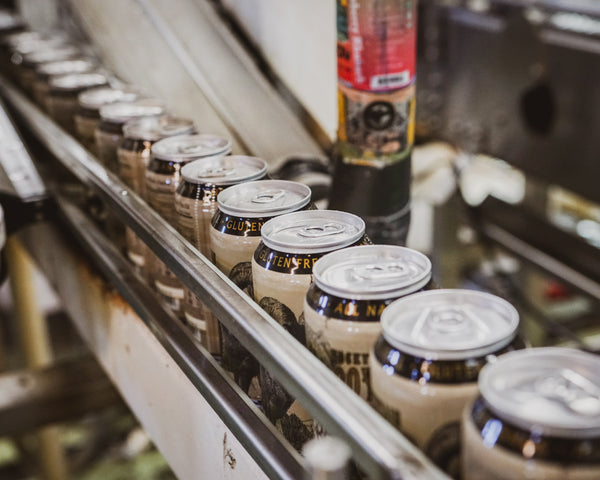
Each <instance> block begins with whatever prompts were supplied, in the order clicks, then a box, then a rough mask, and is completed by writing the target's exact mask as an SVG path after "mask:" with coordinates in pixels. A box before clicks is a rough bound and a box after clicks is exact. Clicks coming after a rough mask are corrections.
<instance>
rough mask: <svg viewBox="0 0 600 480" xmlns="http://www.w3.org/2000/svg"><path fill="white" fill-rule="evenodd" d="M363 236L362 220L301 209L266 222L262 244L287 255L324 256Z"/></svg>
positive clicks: (329, 212)
mask: <svg viewBox="0 0 600 480" xmlns="http://www.w3.org/2000/svg"><path fill="white" fill-rule="evenodd" d="M364 234H365V222H364V221H363V219H362V218H360V217H358V216H356V215H354V214H352V213H348V212H340V211H337V210H304V211H302V212H294V213H288V214H286V215H281V216H279V217H276V218H272V219H271V220H269V221H267V222H265V224H264V225H263V226H262V229H261V236H262V240H263V242H264V244H265V245H266V246H267V247H269V248H272V249H274V250H278V251H280V252H287V253H308V254H310V253H324V252H330V251H332V250H337V249H339V248H343V247H348V246H350V245H353V244H355V243H356V242H358V241H359V240H360V239H361V238H362V237H363V235H364Z"/></svg>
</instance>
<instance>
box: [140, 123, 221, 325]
mask: <svg viewBox="0 0 600 480" xmlns="http://www.w3.org/2000/svg"><path fill="white" fill-rule="evenodd" d="M230 152H231V140H229V139H227V138H224V137H222V136H219V135H212V134H201V135H178V136H175V137H169V138H165V139H163V140H159V141H158V142H156V143H155V144H154V145H153V146H152V155H151V157H150V162H149V163H148V167H147V168H146V200H147V201H148V204H149V205H150V206H151V207H152V208H154V210H155V211H156V212H157V213H158V214H159V215H161V216H162V217H163V218H164V219H165V220H166V221H167V223H169V224H171V225H172V226H174V227H176V226H177V214H176V212H175V192H176V191H177V187H178V186H179V183H180V182H181V169H182V168H183V167H184V166H185V165H186V164H188V163H190V162H192V161H194V160H199V159H203V160H208V159H210V158H211V157H213V158H214V157H222V156H225V155H227V154H228V153H230ZM147 251H148V253H149V255H148V257H147V258H146V259H145V264H146V266H147V268H148V270H149V275H150V278H151V282H152V285H153V286H154V288H156V290H157V291H158V292H159V294H160V296H161V298H162V299H163V301H164V303H165V305H166V306H167V307H169V308H171V309H172V310H173V311H174V312H175V313H176V314H177V315H180V316H181V315H182V313H183V312H182V309H181V306H182V305H181V302H182V300H183V297H184V289H183V284H182V283H181V282H180V281H179V280H178V279H177V277H176V276H175V275H174V274H173V272H171V271H170V270H169V269H168V268H167V267H166V265H165V264H164V263H163V262H162V261H160V260H159V259H158V258H157V257H156V256H155V255H154V254H153V253H152V252H151V251H150V250H149V249H148V250H147Z"/></svg>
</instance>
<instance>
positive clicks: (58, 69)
mask: <svg viewBox="0 0 600 480" xmlns="http://www.w3.org/2000/svg"><path fill="white" fill-rule="evenodd" d="M97 68H98V62H97V61H96V60H94V59H93V58H86V57H78V58H74V59H71V60H61V61H57V62H49V63H43V64H42V65H40V66H39V67H37V69H36V78H35V80H34V82H33V98H34V100H35V101H36V102H37V104H38V105H39V106H41V107H42V108H43V109H44V110H48V93H49V90H50V85H49V82H50V80H51V79H52V78H54V77H59V76H63V75H72V74H75V73H90V72H93V71H94V70H96V69H97Z"/></svg>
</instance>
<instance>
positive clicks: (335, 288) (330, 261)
mask: <svg viewBox="0 0 600 480" xmlns="http://www.w3.org/2000/svg"><path fill="white" fill-rule="evenodd" d="M378 254H379V255H378ZM401 254H402V255H404V256H405V259H406V260H409V259H410V260H412V261H413V262H419V263H421V267H422V271H421V272H418V273H419V274H418V275H416V276H415V277H414V278H412V279H410V281H408V280H407V281H405V282H401V281H398V283H396V284H395V285H394V287H389V286H387V287H386V288H379V289H374V290H371V291H368V292H365V289H364V283H363V284H362V285H363V287H361V289H360V290H356V289H351V288H342V287H340V286H339V285H335V284H333V283H332V282H328V281H327V278H326V273H327V271H328V270H329V269H330V268H332V267H334V266H335V265H339V264H340V263H341V261H343V260H346V262H345V263H346V264H350V263H351V262H352V260H358V259H366V258H371V259H372V262H373V263H375V264H376V262H377V261H378V260H382V261H383V260H392V259H398V260H401V259H402V258H401V257H402V255H401ZM351 256H352V257H353V258H352V259H349V258H348V257H351ZM355 263H356V262H355ZM431 270H432V266H431V261H430V260H429V258H427V256H426V255H424V254H423V253H421V252H418V251H417V250H413V249H411V248H407V247H401V246H398V245H358V246H355V247H348V248H344V249H343V250H338V251H334V252H330V253H328V254H327V255H325V256H323V257H322V258H320V259H319V260H317V261H316V262H315V264H314V265H313V279H314V282H315V284H316V285H317V286H318V287H319V288H320V289H321V290H323V291H324V292H326V293H329V294H330V295H336V296H338V297H341V298H349V299H354V300H382V299H390V298H398V297H402V296H404V295H409V294H411V293H414V292H417V291H418V290H420V289H422V288H423V287H425V286H426V285H427V284H428V283H429V282H430V281H431Z"/></svg>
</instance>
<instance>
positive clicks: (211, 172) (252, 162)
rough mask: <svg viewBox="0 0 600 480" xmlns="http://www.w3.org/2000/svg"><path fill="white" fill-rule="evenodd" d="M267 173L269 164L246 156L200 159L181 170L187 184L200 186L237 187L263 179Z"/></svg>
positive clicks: (260, 159)
mask: <svg viewBox="0 0 600 480" xmlns="http://www.w3.org/2000/svg"><path fill="white" fill-rule="evenodd" d="M266 173H267V162H265V161H264V160H263V159H262V158H258V157H247V156H245V155H228V156H227V157H217V158H215V157H211V158H209V159H200V160H196V161H194V162H191V163H188V164H187V165H186V166H185V167H183V168H182V169H181V176H182V177H183V179H184V180H185V181H186V182H189V183H196V184H199V185H235V184H237V183H242V182H248V181H251V180H256V179H259V178H262V177H264V176H265V174H266Z"/></svg>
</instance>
